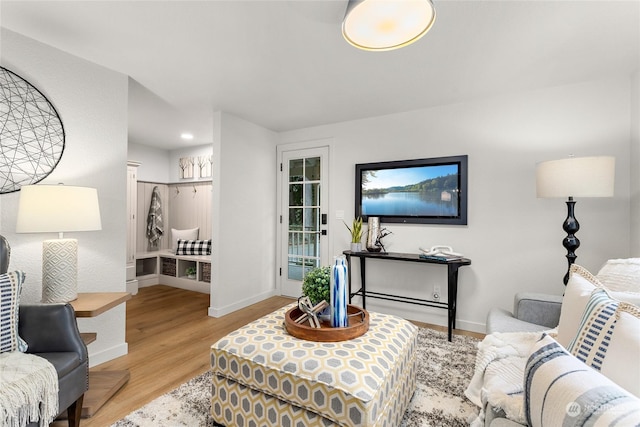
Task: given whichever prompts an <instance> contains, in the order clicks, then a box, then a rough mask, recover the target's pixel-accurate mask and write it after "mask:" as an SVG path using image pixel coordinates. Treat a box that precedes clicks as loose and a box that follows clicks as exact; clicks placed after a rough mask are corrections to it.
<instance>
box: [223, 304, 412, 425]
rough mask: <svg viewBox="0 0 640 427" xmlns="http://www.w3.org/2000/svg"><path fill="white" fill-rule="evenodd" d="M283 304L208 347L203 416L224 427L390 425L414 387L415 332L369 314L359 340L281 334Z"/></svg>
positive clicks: (283, 331)
mask: <svg viewBox="0 0 640 427" xmlns="http://www.w3.org/2000/svg"><path fill="white" fill-rule="evenodd" d="M293 306H294V305H290V306H287V307H284V308H282V309H280V310H278V311H275V312H273V313H271V314H269V315H267V316H265V317H263V318H261V319H258V320H256V321H255V322H252V323H250V324H248V325H246V326H244V327H242V328H240V329H238V330H236V331H234V332H232V333H230V334H229V335H227V336H226V337H224V338H222V339H221V340H219V341H218V342H216V343H215V344H213V346H211V370H212V373H213V380H212V381H213V384H212V392H211V415H212V416H213V419H214V420H215V421H216V422H217V423H220V424H223V425H227V426H243V427H260V426H269V427H271V426H291V427H308V426H316V425H320V426H334V425H339V426H389V427H393V426H397V425H399V424H400V421H401V420H402V417H403V415H404V412H405V410H406V408H407V406H408V404H409V401H410V400H411V397H412V395H413V392H414V391H415V388H416V363H417V359H416V354H415V353H416V346H417V336H418V328H417V327H415V326H414V325H412V324H411V323H409V322H407V321H406V320H403V319H401V318H398V317H395V316H391V315H386V314H380V313H371V312H370V313H369V316H370V318H369V331H368V332H367V333H366V334H364V335H362V336H361V337H359V338H356V339H353V340H349V341H343V342H337V343H321V342H313V341H305V340H301V339H298V338H295V337H292V336H291V335H289V334H288V333H287V331H286V329H285V328H284V314H285V312H286V311H287V310H289V309H290V308H291V307H293Z"/></svg>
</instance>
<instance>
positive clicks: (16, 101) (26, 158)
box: [0, 67, 64, 194]
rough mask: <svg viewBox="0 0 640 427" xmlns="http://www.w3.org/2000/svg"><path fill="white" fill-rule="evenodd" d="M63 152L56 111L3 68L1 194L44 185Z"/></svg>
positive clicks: (0, 92) (0, 94)
mask: <svg viewBox="0 0 640 427" xmlns="http://www.w3.org/2000/svg"><path fill="white" fill-rule="evenodd" d="M63 151H64V128H63V126H62V121H61V120H60V117H59V116H58V113H57V111H56V109H55V108H54V107H53V105H52V104H51V103H50V102H49V100H48V99H47V98H46V97H45V96H44V95H43V94H42V93H41V92H40V91H39V90H38V89H36V88H35V87H34V86H32V85H31V84H30V83H29V82H27V81H26V80H24V79H23V78H21V77H20V76H18V75H17V74H14V73H12V72H11V71H9V70H7V69H6V68H3V67H0V194H2V193H11V192H13V191H18V190H20V188H21V187H22V186H23V185H29V184H35V183H37V182H40V181H42V180H43V179H44V178H46V177H47V175H49V174H50V173H51V171H53V169H55V167H56V166H57V165H58V162H59V161H60V158H61V157H62V152H63Z"/></svg>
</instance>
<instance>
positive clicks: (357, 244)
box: [342, 217, 363, 252]
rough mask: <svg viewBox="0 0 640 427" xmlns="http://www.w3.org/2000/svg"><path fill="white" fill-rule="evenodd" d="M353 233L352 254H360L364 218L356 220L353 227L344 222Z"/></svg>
mask: <svg viewBox="0 0 640 427" xmlns="http://www.w3.org/2000/svg"><path fill="white" fill-rule="evenodd" d="M342 222H343V223H344V225H345V227H347V229H348V230H349V232H350V233H351V251H352V252H360V251H362V234H363V230H362V217H358V218H354V219H353V223H352V224H351V227H349V226H348V225H347V223H346V222H344V221H342Z"/></svg>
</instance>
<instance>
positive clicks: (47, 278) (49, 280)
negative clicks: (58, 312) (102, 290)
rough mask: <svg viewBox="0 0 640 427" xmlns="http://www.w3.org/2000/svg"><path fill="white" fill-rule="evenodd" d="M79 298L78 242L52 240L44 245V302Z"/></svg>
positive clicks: (73, 240) (46, 241)
mask: <svg viewBox="0 0 640 427" xmlns="http://www.w3.org/2000/svg"><path fill="white" fill-rule="evenodd" d="M76 298H78V241H77V240H76V239H52V240H45V241H44V242H43V243H42V302H43V303H54V302H69V301H73V300H74V299H76Z"/></svg>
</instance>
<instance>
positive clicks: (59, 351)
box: [0, 236, 89, 427]
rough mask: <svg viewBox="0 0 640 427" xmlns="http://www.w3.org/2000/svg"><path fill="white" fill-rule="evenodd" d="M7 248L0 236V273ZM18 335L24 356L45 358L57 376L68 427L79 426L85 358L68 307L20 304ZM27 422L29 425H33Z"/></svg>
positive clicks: (86, 381) (85, 384)
mask: <svg viewBox="0 0 640 427" xmlns="http://www.w3.org/2000/svg"><path fill="white" fill-rule="evenodd" d="M9 255H10V248H9V244H8V243H7V241H6V239H5V238H4V237H3V236H0V274H2V273H6V272H7V269H8V265H9ZM18 333H19V335H20V336H21V337H22V339H24V340H25V341H26V342H27V344H28V345H29V348H28V350H27V353H31V354H35V355H38V356H41V357H43V358H45V359H47V360H48V361H49V362H50V363H51V364H52V365H53V366H54V367H55V368H56V372H57V373H58V381H59V392H58V411H59V413H60V414H61V413H63V412H64V411H66V412H67V418H68V421H69V426H70V427H71V426H74V427H77V426H79V425H80V416H81V413H82V401H83V398H84V393H85V392H86V391H87V390H88V389H89V357H88V354H87V347H86V345H85V344H84V342H83V341H82V338H81V337H80V332H79V331H78V324H77V323H76V317H75V312H74V310H73V307H71V305H69V304H21V305H20V317H19V323H18ZM37 425H38V423H31V424H29V426H37Z"/></svg>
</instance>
